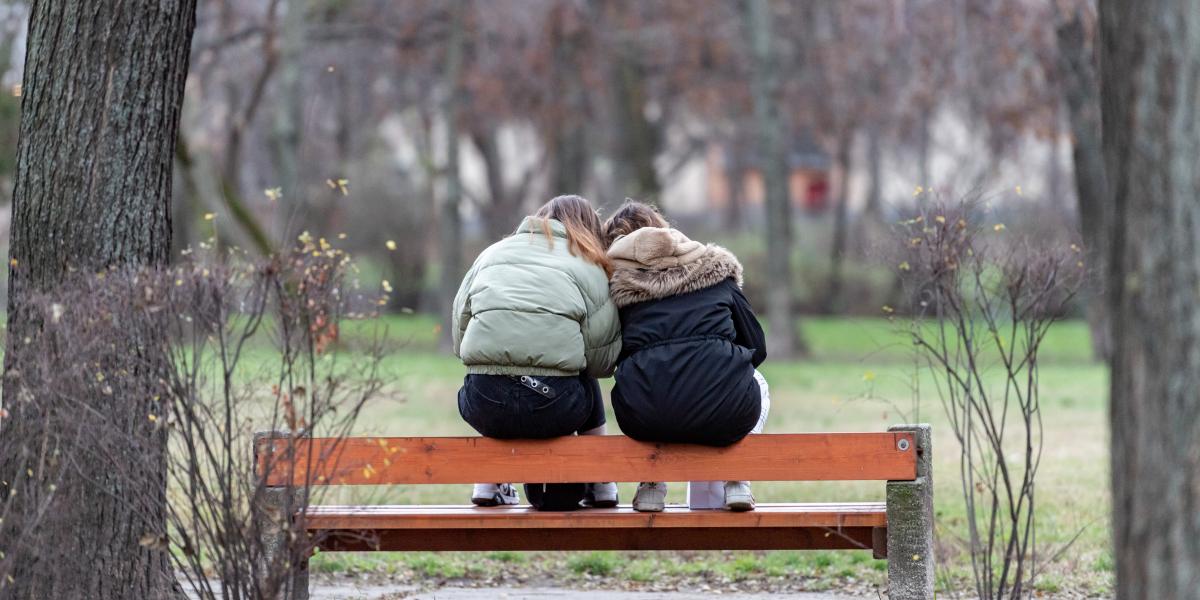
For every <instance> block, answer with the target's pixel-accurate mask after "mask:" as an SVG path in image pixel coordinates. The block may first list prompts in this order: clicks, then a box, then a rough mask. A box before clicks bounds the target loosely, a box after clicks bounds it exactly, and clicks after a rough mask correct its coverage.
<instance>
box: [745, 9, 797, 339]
mask: <svg viewBox="0 0 1200 600" xmlns="http://www.w3.org/2000/svg"><path fill="white" fill-rule="evenodd" d="M745 16H746V33H747V35H748V37H749V42H750V43H749V46H750V50H751V59H752V67H751V88H752V94H753V97H754V116H755V121H756V124H757V130H758V144H759V156H760V159H761V167H762V173H763V184H764V186H765V187H766V195H767V277H768V280H769V281H768V283H767V319H768V320H769V322H770V325H771V332H770V336H768V338H767V345H768V346H769V348H768V350H769V351H770V353H771V354H772V355H773V356H775V357H778V358H790V357H792V356H795V355H796V354H803V353H804V348H803V344H802V343H801V340H800V338H799V336H798V335H797V334H796V321H795V319H794V318H793V315H792V265H791V260H792V198H791V194H790V193H789V191H788V176H787V162H786V161H787V145H786V140H787V138H786V137H785V136H786V134H787V132H788V131H789V129H788V128H787V127H786V126H785V125H784V120H783V117H782V116H781V115H780V111H779V70H778V66H777V64H776V58H775V50H774V48H773V46H774V42H773V40H772V37H773V36H772V33H771V4H770V2H769V0H749V2H748V3H747V10H746V15H745Z"/></svg>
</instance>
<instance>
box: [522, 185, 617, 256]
mask: <svg viewBox="0 0 1200 600" xmlns="http://www.w3.org/2000/svg"><path fill="white" fill-rule="evenodd" d="M533 216H534V218H537V219H541V220H542V231H544V232H545V233H546V239H547V240H548V241H549V242H550V244H551V247H553V245H554V234H553V232H552V231H551V229H550V219H554V220H555V221H558V222H560V223H562V224H563V225H564V226H565V227H566V228H567V249H568V251H570V253H571V254H572V255H574V256H578V257H580V258H582V259H584V260H586V261H588V262H590V263H592V264H594V265H596V266H598V267H600V268H601V269H604V273H605V274H606V275H612V262H611V261H609V260H608V253H607V252H606V250H607V248H606V246H605V245H604V229H603V228H602V227H601V225H600V217H599V216H598V215H596V211H595V210H593V209H592V205H591V203H590V202H588V201H587V200H586V199H584V198H583V197H581V196H575V195H569V196H558V197H556V198H554V199H553V200H551V201H549V202H547V203H545V204H544V205H542V207H541V208H539V209H538V211H537V212H536V213H534V215H533Z"/></svg>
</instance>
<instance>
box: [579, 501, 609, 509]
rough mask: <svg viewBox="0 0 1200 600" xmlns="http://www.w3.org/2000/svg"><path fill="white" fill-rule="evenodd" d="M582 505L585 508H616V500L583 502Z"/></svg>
mask: <svg viewBox="0 0 1200 600" xmlns="http://www.w3.org/2000/svg"><path fill="white" fill-rule="evenodd" d="M583 505H584V506H585V507H587V508H616V507H617V501H616V500H600V501H589V502H584V503H583Z"/></svg>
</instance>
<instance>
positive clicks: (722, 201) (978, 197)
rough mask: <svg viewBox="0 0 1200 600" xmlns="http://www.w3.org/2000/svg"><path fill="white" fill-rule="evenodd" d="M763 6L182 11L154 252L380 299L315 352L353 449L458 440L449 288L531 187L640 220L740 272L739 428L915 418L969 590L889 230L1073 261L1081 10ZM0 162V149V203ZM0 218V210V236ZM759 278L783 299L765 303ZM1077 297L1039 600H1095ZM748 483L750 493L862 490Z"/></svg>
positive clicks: (950, 486) (0, 186)
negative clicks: (370, 314) (652, 208)
mask: <svg viewBox="0 0 1200 600" xmlns="http://www.w3.org/2000/svg"><path fill="white" fill-rule="evenodd" d="M768 7H769V10H770V15H769V19H767V20H764V21H762V22H756V21H753V20H751V21H749V22H748V21H747V20H746V19H745V18H744V17H743V14H742V9H741V7H740V5H739V4H738V3H736V2H717V1H705V2H684V1H656V2H615V1H614V2H583V1H571V0H488V1H483V0H474V1H463V2H440V1H432V0H427V1H420V0H401V1H392V2H382V1H361V2H340V1H335V0H216V1H211V2H202V3H201V4H200V6H199V9H198V11H197V25H196V30H195V34H194V38H193V41H192V49H191V59H190V62H191V65H190V74H189V75H188V79H187V87H186V92H185V102H184V105H183V114H182V120H181V126H180V132H179V139H178V142H177V145H176V153H175V184H174V189H175V195H174V200H173V202H174V206H173V208H172V212H173V225H172V226H173V246H174V248H173V252H172V254H173V255H174V256H181V255H184V254H187V253H189V252H194V251H197V250H198V249H204V250H213V249H217V250H218V251H220V250H223V249H228V248H234V247H236V248H240V249H242V250H244V251H245V252H247V253H248V254H250V255H265V254H268V253H271V252H274V251H277V250H280V249H284V248H287V247H289V246H291V245H292V244H294V240H296V239H297V237H298V236H301V235H302V234H304V233H305V232H308V234H309V235H310V237H311V239H318V238H323V239H325V240H328V241H329V242H330V243H331V244H333V245H335V246H336V247H338V248H340V249H342V250H345V251H346V252H348V253H350V254H351V255H352V256H353V257H354V258H355V266H356V272H355V275H354V277H355V279H356V281H357V282H358V283H359V284H360V285H361V286H362V287H363V288H364V289H379V290H385V291H386V292H388V293H387V299H388V303H387V306H386V307H384V308H385V310H383V311H382V313H383V314H382V315H381V316H379V317H377V318H374V319H370V320H366V321H362V322H359V323H354V324H353V326H347V328H346V329H345V331H344V332H343V334H342V339H341V341H340V343H341V344H343V345H344V347H346V348H348V349H351V350H352V349H353V348H354V347H355V344H356V340H357V339H359V338H361V339H363V340H366V339H369V338H372V336H373V335H374V334H375V333H377V332H378V331H381V330H386V332H387V336H388V344H389V346H388V351H389V352H388V355H387V356H386V358H385V361H384V363H383V366H384V368H385V373H386V375H387V380H388V385H387V387H386V388H385V393H384V394H383V395H382V397H380V398H378V399H376V400H375V401H373V402H372V403H371V404H370V405H369V406H368V407H367V412H366V414H365V416H364V417H363V418H362V419H361V421H360V425H359V427H360V429H359V431H360V432H361V433H381V434H383V433H386V434H391V435H410V434H418V433H420V434H430V435H455V434H469V433H470V430H469V429H468V428H467V427H466V426H465V425H464V424H463V423H462V422H461V420H460V419H459V417H458V415H457V408H456V405H455V401H454V398H455V392H456V389H457V387H458V385H459V383H460V381H461V377H462V374H463V370H462V368H461V365H460V364H459V363H458V362H457V360H456V359H455V358H454V357H453V356H451V355H450V354H449V353H448V352H447V350H446V338H447V336H446V335H445V332H444V325H445V317H446V313H447V310H448V306H449V300H448V298H449V297H450V295H452V294H453V291H454V290H455V289H456V288H457V285H458V280H459V277H460V276H461V273H462V272H463V271H464V269H465V266H467V265H469V264H470V262H471V260H472V259H473V258H474V256H475V255H476V254H477V253H478V251H479V250H481V249H482V248H484V247H486V246H487V245H488V244H490V243H492V242H493V241H495V240H497V239H499V238H500V237H502V236H503V235H505V234H507V233H508V232H510V231H511V230H512V229H513V227H514V226H515V225H516V224H517V223H518V222H519V221H520V217H521V215H524V214H526V213H528V212H531V211H532V210H533V209H534V208H535V207H536V206H537V205H539V204H540V203H542V202H544V201H545V200H547V199H549V198H550V197H552V196H554V195H556V194H559V193H580V194H582V195H583V196H585V197H587V198H589V199H591V200H592V202H593V203H594V204H595V205H597V206H598V207H600V208H601V210H602V215H603V214H605V213H607V212H610V211H611V210H612V209H613V208H615V207H616V206H619V205H620V203H621V202H623V201H624V199H625V198H634V199H637V200H641V201H646V202H651V203H654V204H656V205H658V206H659V207H660V208H661V209H662V210H663V211H664V213H665V214H666V215H667V216H668V217H669V218H670V219H671V220H672V222H673V223H674V224H675V225H676V226H678V227H679V228H681V229H682V230H684V231H685V232H687V233H688V234H689V235H690V236H691V237H692V238H694V239H700V240H704V241H711V242H715V243H719V244H722V245H724V246H727V247H728V248H730V249H731V250H733V251H734V252H735V253H736V254H737V255H738V256H739V257H740V258H741V260H742V261H743V263H744V264H745V266H746V277H745V279H746V292H747V295H748V297H749V298H750V300H751V302H752V303H753V304H754V305H755V306H756V307H758V308H759V312H760V316H761V317H762V318H763V320H764V322H765V324H766V326H767V328H768V331H769V333H770V336H771V337H772V341H773V343H774V344H776V346H777V347H775V348H773V349H772V350H773V353H772V356H771V358H770V360H769V361H768V363H767V365H766V366H765V368H764V369H763V371H764V373H765V374H766V376H767V379H768V380H769V381H770V382H771V386H772V396H773V400H774V402H773V413H772V415H771V421H770V422H769V424H768V428H767V431H768V432H799V431H846V430H866V431H871V430H883V429H885V428H886V427H887V426H888V425H891V424H894V423H899V422H916V421H928V422H931V423H933V424H934V432H935V446H936V447H939V448H941V449H945V450H943V451H940V452H939V453H937V454H936V456H937V461H938V462H937V467H936V468H937V472H938V473H939V478H938V479H937V503H938V504H937V518H938V526H939V529H938V540H939V554H940V555H939V561H940V562H941V563H942V564H943V565H944V566H945V569H944V570H943V572H942V573H940V577H942V578H943V583H944V584H945V585H947V586H949V587H951V588H953V587H962V586H964V585H965V582H966V581H967V579H968V578H969V577H970V574H969V565H968V564H967V563H968V562H969V557H967V556H966V555H965V551H964V541H963V533H962V524H963V514H962V513H963V510H964V509H963V507H962V500H961V497H960V491H959V489H958V488H959V485H960V484H959V482H958V480H957V478H956V477H955V476H954V473H955V472H956V470H957V455H956V453H955V452H954V451H953V450H952V448H953V445H954V443H955V442H954V440H953V438H952V437H951V434H950V431H949V430H948V428H947V427H946V426H945V416H944V414H943V411H942V408H941V405H940V404H939V402H938V399H937V397H936V396H935V395H933V394H932V393H931V392H930V390H931V389H933V384H932V382H931V381H929V377H930V374H929V372H928V371H927V370H926V369H924V368H923V367H922V364H921V362H920V361H919V359H918V358H917V357H916V356H915V353H914V349H913V347H912V344H911V342H910V339H909V336H908V334H907V329H906V328H907V320H908V318H909V316H910V315H909V314H908V312H907V308H908V307H910V306H911V304H912V303H911V302H908V301H907V296H906V291H905V289H904V287H903V286H902V285H901V283H900V279H901V276H902V274H903V273H902V268H901V262H900V260H898V259H896V258H895V257H894V254H893V253H891V252H890V250H889V247H890V246H889V241H890V240H892V239H893V238H894V237H895V236H896V235H897V233H896V231H895V229H896V225H897V223H900V222H901V221H903V220H905V219H908V218H910V217H912V216H913V215H915V214H918V213H920V212H921V211H922V210H926V209H928V207H930V206H934V205H939V204H943V205H945V204H949V205H954V204H957V203H959V202H964V201H965V202H969V203H970V204H971V206H972V207H974V208H975V209H977V210H978V211H979V213H980V214H981V215H982V217H981V218H983V219H984V220H985V221H986V224H987V227H986V234H987V235H989V236H991V238H994V239H995V240H996V242H995V243H998V244H1006V243H1010V242H1008V241H1006V240H1010V239H1011V240H1027V239H1037V240H1040V241H1043V242H1046V241H1049V242H1050V243H1053V244H1058V245H1059V246H1061V247H1063V248H1066V247H1070V246H1071V245H1072V244H1078V245H1079V246H1082V247H1084V248H1088V249H1090V248H1091V247H1092V246H1093V245H1094V243H1095V241H1097V240H1099V238H1098V237H1096V236H1098V235H1099V234H1098V233H1096V232H1095V231H1089V230H1088V229H1086V228H1085V225H1088V224H1089V223H1095V222H1096V221H1097V217H1095V216H1094V213H1095V212H1096V211H1098V210H1099V209H1098V208H1096V205H1097V201H1096V199H1095V194H1096V193H1097V191H1096V189H1094V188H1093V187H1089V185H1094V184H1089V181H1094V180H1095V178H1094V177H1091V176H1093V175H1094V174H1095V173H1094V171H1091V172H1089V171H1088V169H1094V168H1096V167H1095V165H1096V164H1097V163H1098V162H1099V153H1100V146H1099V136H1098V132H1097V123H1098V119H1099V114H1098V103H1097V94H1098V90H1097V89H1095V75H1094V73H1092V72H1091V70H1090V69H1091V67H1090V58H1089V57H1090V56H1091V54H1092V52H1093V49H1092V47H1091V44H1092V39H1093V37H1094V30H1095V15H1094V8H1093V7H1092V6H1091V5H1090V4H1089V3H1088V2H1082V1H1081V2H1070V1H1063V2H1040V1H1032V0H1030V1H1026V0H1014V1H1007V2H994V1H988V0H962V1H957V2H946V1H939V0H894V1H890V2H876V1H859V0H846V1H843V2H836V3H835V2H812V3H809V2H773V3H768ZM28 12H29V6H28V5H26V4H25V3H22V2H17V1H12V0H10V1H8V2H5V3H3V4H0V83H2V84H3V87H4V90H5V91H6V93H4V94H3V95H0V147H3V148H6V149H10V150H11V149H15V147H16V138H17V129H18V124H19V119H20V114H19V110H20V98H21V81H22V75H23V73H22V64H23V62H24V60H25V28H26V19H27V17H28ZM764 26H765V29H764V28H763V27H764ZM764 156H775V157H780V158H781V159H782V160H778V161H771V160H764V159H763V157H764ZM13 159H14V154H13V152H4V153H3V154H0V203H2V204H4V205H5V206H7V204H8V202H9V199H10V196H11V192H12V184H13V180H12V179H13V175H14V172H15V164H14V161H13ZM1089 177H1090V178H1089ZM9 224H10V220H9V214H8V211H7V208H5V209H4V210H3V212H0V246H5V247H7V239H8V229H9ZM1093 229H1095V228H1093ZM1011 243H1017V242H1016V241H1014V242H1011ZM1085 254H1086V252H1085ZM780 256H782V257H785V260H782V261H780V260H775V261H772V260H771V258H772V257H780ZM1089 261H1090V259H1089ZM1089 264H1090V262H1089ZM780 286H782V287H783V289H784V290H785V293H784V294H783V296H784V297H786V298H787V299H788V302H786V303H784V304H783V305H782V306H779V305H778V303H769V302H768V298H769V297H771V296H772V294H771V293H770V292H771V290H772V289H777V288H779V287H780ZM1093 292H1094V290H1092V289H1090V288H1085V289H1084V290H1082V293H1081V295H1080V296H1079V297H1078V299H1077V300H1076V301H1074V302H1072V303H1071V304H1070V305H1069V307H1068V310H1067V311H1066V312H1065V313H1064V314H1062V315H1059V316H1061V317H1062V318H1063V321H1062V322H1061V323H1060V324H1058V325H1056V326H1055V327H1054V328H1053V329H1052V332H1051V334H1050V336H1049V337H1048V338H1047V342H1046V345H1045V347H1044V349H1043V354H1042V357H1041V361H1040V364H1041V380H1040V384H1041V386H1042V389H1043V392H1042V395H1043V407H1044V417H1045V432H1044V441H1045V447H1046V450H1045V458H1044V465H1043V468H1042V475H1041V480H1040V481H1041V483H1040V484H1039V506H1038V520H1039V529H1038V545H1039V550H1038V552H1039V554H1040V555H1041V556H1042V557H1043V558H1042V560H1043V561H1044V565H1043V566H1044V572H1042V573H1041V574H1040V576H1039V578H1038V579H1037V584H1036V585H1037V590H1038V591H1039V592H1042V593H1051V594H1052V593H1063V594H1081V595H1091V594H1096V595H1104V594H1107V593H1109V591H1110V588H1111V585H1112V583H1113V577H1112V571H1113V558H1112V553H1111V550H1110V549H1109V541H1110V539H1111V532H1110V530H1109V519H1108V514H1109V510H1110V508H1109V494H1108V489H1109V488H1108V480H1107V477H1108V475H1107V474H1108V464H1109V463H1108V457H1107V447H1108V443H1107V440H1108V432H1107V427H1106V406H1107V404H1106V393H1107V370H1106V367H1105V366H1104V365H1103V364H1102V362H1101V359H1102V358H1103V357H1104V353H1105V351H1106V348H1105V347H1104V346H1105V344H1104V341H1103V339H1098V338H1103V336H1093V335H1092V331H1093V329H1094V328H1100V329H1103V327H1104V321H1103V319H1104V317H1103V314H1101V313H1102V310H1099V309H1097V308H1096V307H1095V306H1094V305H1092V304H1091V303H1092V300H1093V298H1094V296H1095V294H1094V293H1093ZM5 295H6V294H5ZM774 297H779V295H778V294H776V295H775V296H774ZM768 304H770V306H768ZM768 315H769V316H770V319H768ZM767 321H769V322H767ZM364 343H365V342H364ZM348 351H350V350H348ZM681 487H682V486H676V487H675V488H674V491H673V493H672V498H673V499H679V498H680V497H681V491H682V490H681V489H680V488H681ZM756 490H757V492H758V494H759V500H760V501H779V500H808V499H814V500H815V499H829V498H837V499H839V500H857V499H878V498H879V495H880V494H881V492H882V488H881V486H870V485H856V484H849V485H847V484H838V485H829V484H762V485H760V486H756ZM465 494H466V491H465V490H462V489H458V488H450V487H436V486H435V487H432V488H430V489H428V490H426V489H421V490H419V495H418V491H416V490H412V489H367V490H353V491H337V492H335V496H334V497H335V498H337V499H339V500H344V501H347V502H349V501H357V500H372V501H392V502H413V501H422V502H455V503H457V502H461V501H463V499H464V498H465ZM338 495H340V496H338ZM622 495H623V497H624V498H626V499H628V498H631V497H632V488H631V487H629V486H628V485H626V486H623V488H622ZM314 568H315V569H317V570H325V571H331V572H337V573H345V572H352V573H368V574H372V576H380V577H385V578H386V577H393V576H395V577H398V578H406V577H409V576H411V575H413V574H416V575H417V576H419V577H423V578H426V579H427V580H429V581H432V582H434V583H431V585H439V583H437V582H444V581H462V580H466V581H471V580H494V579H495V578H497V577H499V578H501V580H505V578H508V579H507V580H509V581H511V580H523V578H525V579H529V578H532V579H537V578H538V577H541V578H554V577H566V578H568V579H571V578H574V579H575V580H577V581H578V582H579V584H580V585H595V584H596V583H595V580H596V579H607V580H611V581H612V582H614V583H613V585H632V586H635V587H636V586H642V587H647V588H654V587H655V586H668V587H669V586H673V585H683V586H685V587H687V586H698V585H706V586H713V587H717V588H718V589H742V590H754V589H798V588H803V589H835V590H845V591H856V592H863V593H867V592H869V591H870V590H872V589H874V588H875V587H876V586H878V585H880V584H881V583H882V580H883V577H884V573H883V571H882V570H881V568H882V564H881V563H878V562H875V561H871V560H870V559H869V557H866V556H860V555H859V554H838V553H822V552H814V553H786V552H779V553H763V554H752V555H738V554H732V553H729V554H720V553H694V554H678V555H675V554H666V553H664V554H646V555H640V556H636V557H633V558H630V557H628V556H618V555H615V554H608V553H592V554H574V555H543V556H538V557H529V556H525V555H520V554H508V553H497V554H495V555H489V556H487V557H485V558H484V559H483V560H478V559H477V558H475V557H469V556H458V555H432V554H428V555H424V554H423V555H407V556H386V555H385V556H379V555H372V556H367V555H362V556H354V555H340V556H323V557H320V558H319V559H318V560H317V561H316V562H315V563H314ZM514 578H515V579H514ZM679 581H682V582H683V583H679ZM772 586H774V587H772ZM789 586H790V587H789Z"/></svg>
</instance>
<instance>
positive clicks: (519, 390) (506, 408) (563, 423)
mask: <svg viewBox="0 0 1200 600" xmlns="http://www.w3.org/2000/svg"><path fill="white" fill-rule="evenodd" d="M530 379H532V380H536V382H537V384H538V385H537V388H538V389H537V390H534V389H533V387H531V386H530V385H529V384H528V382H529V381H530ZM526 381H527V383H522V382H521V378H520V377H510V376H508V375H467V377H466V379H464V380H463V386H462V389H460V390H458V412H459V414H461V415H462V418H463V420H464V421H466V422H467V423H468V424H470V425H471V427H474V428H475V431H478V432H479V434H480V435H483V436H485V437H490V438H499V439H522V438H524V439H545V438H555V437H561V436H564V435H573V434H575V433H577V432H580V431H587V430H589V429H595V428H596V427H599V426H601V425H603V424H604V399H603V398H602V397H601V393H600V382H599V381H596V380H595V379H594V378H591V377H586V376H582V375H581V376H577V377H543V376H534V377H532V378H527V379H526Z"/></svg>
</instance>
